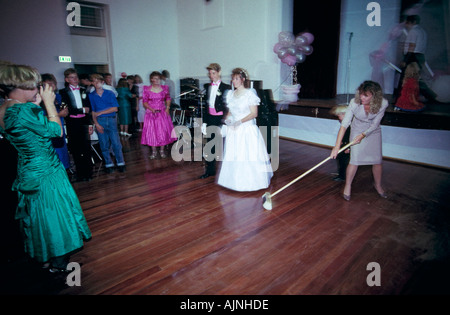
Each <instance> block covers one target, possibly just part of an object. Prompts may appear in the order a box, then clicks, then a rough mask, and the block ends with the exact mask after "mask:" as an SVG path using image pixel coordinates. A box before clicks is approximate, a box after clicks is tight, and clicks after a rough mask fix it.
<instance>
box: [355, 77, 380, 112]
mask: <svg viewBox="0 0 450 315" xmlns="http://www.w3.org/2000/svg"><path fill="white" fill-rule="evenodd" d="M364 93H370V94H372V99H371V100H370V110H369V111H370V113H371V114H376V113H378V111H379V110H380V108H381V104H382V102H383V90H382V89H381V86H380V85H379V84H378V83H377V82H374V81H364V82H363V83H361V85H360V86H359V87H358V89H357V90H356V94H355V102H356V103H357V104H361V98H360V95H361V94H364Z"/></svg>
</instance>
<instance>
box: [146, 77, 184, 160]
mask: <svg viewBox="0 0 450 315" xmlns="http://www.w3.org/2000/svg"><path fill="white" fill-rule="evenodd" d="M150 83H151V85H150V86H144V90H143V93H142V101H143V105H144V108H145V118H144V126H143V129H142V138H141V144H144V145H148V146H150V147H152V154H151V155H150V158H151V159H155V158H156V155H157V148H158V147H160V149H159V153H160V155H161V158H165V157H167V155H166V154H165V153H164V146H165V145H167V144H170V143H172V142H174V141H176V140H177V137H176V135H175V131H174V129H173V123H172V119H171V118H170V114H169V109H170V102H171V99H170V94H169V87H168V86H166V85H161V73H159V72H157V71H153V72H152V73H151V74H150Z"/></svg>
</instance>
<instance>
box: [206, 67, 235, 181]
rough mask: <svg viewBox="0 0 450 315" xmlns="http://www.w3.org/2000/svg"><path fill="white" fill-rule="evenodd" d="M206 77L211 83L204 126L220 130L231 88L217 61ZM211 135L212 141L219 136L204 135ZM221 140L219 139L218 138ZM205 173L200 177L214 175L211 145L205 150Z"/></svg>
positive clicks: (213, 152) (214, 168) (208, 68)
mask: <svg viewBox="0 0 450 315" xmlns="http://www.w3.org/2000/svg"><path fill="white" fill-rule="evenodd" d="M206 69H207V70H208V77H209V79H210V80H211V84H210V85H209V86H208V94H207V98H206V99H207V103H208V107H207V109H206V113H205V115H204V118H205V121H204V123H206V128H207V127H210V126H217V129H216V131H218V130H220V127H221V126H222V124H223V119H224V117H225V115H226V114H227V106H226V102H225V101H226V99H225V94H226V91H227V90H231V86H230V85H229V84H225V83H223V82H222V80H221V67H220V65H219V64H217V63H212V64H210V65H209V66H208V67H206ZM206 136H207V137H211V140H210V141H212V140H213V139H214V138H215V137H221V135H220V134H217V133H215V134H214V136H213V135H209V134H207V135H206ZM220 140H221V139H220ZM204 155H205V163H206V169H205V173H204V174H203V175H202V176H200V178H207V177H209V176H214V175H216V156H215V155H216V148H215V146H213V147H212V148H211V152H205V154H204Z"/></svg>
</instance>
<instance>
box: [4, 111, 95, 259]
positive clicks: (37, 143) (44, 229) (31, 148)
mask: <svg viewBox="0 0 450 315" xmlns="http://www.w3.org/2000/svg"><path fill="white" fill-rule="evenodd" d="M3 121H4V125H5V129H3V128H2V127H0V132H1V133H2V134H3V135H4V136H5V138H6V139H7V140H9V141H10V142H11V143H12V145H13V146H14V147H15V148H16V149H17V152H18V165H17V178H16V180H15V182H14V183H13V187H12V189H13V190H14V191H17V193H18V197H19V198H18V206H17V212H16V219H18V220H20V226H21V230H22V233H23V238H24V245H25V252H26V253H28V254H29V255H30V257H32V258H34V259H36V260H37V261H40V262H46V261H48V260H50V259H51V258H54V257H58V256H64V255H66V254H69V253H71V252H73V251H75V250H78V249H80V248H81V247H82V246H83V244H84V240H87V239H90V238H91V231H90V230H89V227H88V225H87V222H86V219H85V217H84V214H83V210H82V209H81V205H80V202H79V200H78V197H77V195H76V193H75V191H74V189H73V187H72V184H71V183H70V181H69V178H68V177H67V173H66V170H65V169H64V166H63V165H62V164H61V162H60V160H59V158H58V156H57V155H56V152H55V149H54V148H53V146H52V143H51V141H50V139H51V138H52V137H56V136H59V135H60V133H61V129H60V127H59V125H58V124H57V123H55V122H52V121H49V120H48V119H47V117H45V116H44V112H43V110H42V108H41V107H40V106H38V105H36V104H33V103H26V104H15V105H12V106H11V107H9V108H7V109H6V111H5V116H4V118H3Z"/></svg>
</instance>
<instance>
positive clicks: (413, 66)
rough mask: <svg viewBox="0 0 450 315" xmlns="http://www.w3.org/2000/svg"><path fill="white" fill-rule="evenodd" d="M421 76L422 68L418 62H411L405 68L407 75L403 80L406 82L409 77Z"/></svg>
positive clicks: (416, 77)
mask: <svg viewBox="0 0 450 315" xmlns="http://www.w3.org/2000/svg"><path fill="white" fill-rule="evenodd" d="M419 76H420V68H419V65H418V64H417V62H411V63H410V64H409V65H408V66H407V67H406V69H405V77H404V79H403V82H405V81H406V80H407V79H409V78H414V79H419Z"/></svg>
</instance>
